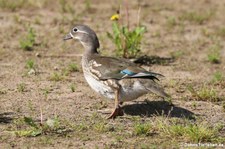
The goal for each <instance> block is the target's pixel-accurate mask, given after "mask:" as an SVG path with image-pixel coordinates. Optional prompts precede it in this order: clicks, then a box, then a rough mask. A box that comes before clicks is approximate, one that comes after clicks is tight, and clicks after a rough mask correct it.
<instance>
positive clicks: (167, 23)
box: [166, 17, 178, 29]
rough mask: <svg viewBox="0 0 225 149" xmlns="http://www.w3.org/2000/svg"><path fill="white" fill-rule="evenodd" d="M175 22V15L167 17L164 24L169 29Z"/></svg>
mask: <svg viewBox="0 0 225 149" xmlns="http://www.w3.org/2000/svg"><path fill="white" fill-rule="evenodd" d="M177 24H178V23H177V20H176V18H175V17H168V18H167V20H166V25H167V27H168V28H169V29H172V28H174V27H175V26H176V25H177Z"/></svg>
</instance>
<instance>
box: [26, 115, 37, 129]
mask: <svg viewBox="0 0 225 149" xmlns="http://www.w3.org/2000/svg"><path fill="white" fill-rule="evenodd" d="M24 122H25V123H26V124H28V125H29V126H31V127H34V128H38V126H37V125H36V124H35V122H34V120H33V119H32V118H30V117H24Z"/></svg>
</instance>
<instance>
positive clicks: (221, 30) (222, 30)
mask: <svg viewBox="0 0 225 149" xmlns="http://www.w3.org/2000/svg"><path fill="white" fill-rule="evenodd" d="M216 35H217V36H221V37H225V27H221V28H219V29H217V30H216Z"/></svg>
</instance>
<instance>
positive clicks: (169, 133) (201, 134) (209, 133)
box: [155, 119, 221, 143]
mask: <svg viewBox="0 0 225 149" xmlns="http://www.w3.org/2000/svg"><path fill="white" fill-rule="evenodd" d="M174 120H175V119H172V120H168V119H157V121H156V122H157V123H156V124H155V125H157V126H156V128H155V129H157V130H158V132H159V133H160V134H161V135H162V136H166V137H169V138H177V139H178V138H179V139H182V140H186V141H191V142H195V143H198V142H214V141H216V142H217V141H221V137H220V136H219V127H211V126H210V125H208V124H206V123H204V122H196V123H192V122H190V121H187V120H185V119H184V120H182V121H178V120H175V121H174Z"/></svg>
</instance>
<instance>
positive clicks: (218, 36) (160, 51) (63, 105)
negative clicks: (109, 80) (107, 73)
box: [0, 0, 225, 148]
mask: <svg viewBox="0 0 225 149" xmlns="http://www.w3.org/2000/svg"><path fill="white" fill-rule="evenodd" d="M5 1H6V0H0V148H185V147H187V146H184V144H185V143H199V142H201V143H212V144H216V143H217V144H220V145H221V144H224V146H225V140H224V137H225V128H224V124H225V112H224V111H225V60H224V58H225V27H224V24H225V18H224V14H225V0H215V1H210V0H199V1H194V0H182V1H181V0H167V1H159V0H150V1H149V0H139V1H129V3H128V7H129V18H130V19H129V20H130V27H131V28H132V27H134V26H135V25H136V23H137V19H138V9H139V7H140V8H141V11H140V22H141V24H142V25H144V26H146V28H147V32H146V33H145V34H144V39H143V42H142V46H141V49H142V53H141V55H148V56H158V57H160V58H172V57H173V58H174V61H172V62H165V63H164V64H159V63H156V64H149V65H143V67H144V68H146V69H149V70H152V71H154V72H158V73H161V74H163V75H164V76H165V77H163V78H160V79H161V81H160V84H162V85H163V86H164V87H165V90H166V91H167V92H168V93H169V94H170V95H171V96H172V99H171V100H165V101H164V100H162V99H160V98H159V97H157V96H155V95H151V94H148V95H145V96H142V97H140V98H139V99H137V100H136V101H132V102H127V103H124V106H123V109H124V112H125V115H124V116H122V117H119V118H117V119H115V120H106V117H107V116H108V115H107V114H101V113H99V112H98V110H102V109H110V108H112V107H113V102H112V101H108V100H107V99H105V98H104V97H102V96H100V95H98V94H97V93H95V92H94V91H93V90H92V89H91V88H90V87H89V86H88V84H87V83H86V81H85V80H84V77H83V74H82V68H81V65H80V61H81V56H82V52H83V47H82V46H81V44H80V43H79V42H78V41H68V42H64V41H63V40H62V39H63V37H64V35H66V34H67V33H68V32H69V31H70V29H71V28H72V27H73V25H74V24H86V25H88V26H90V27H91V28H92V29H94V30H95V31H96V33H97V35H98V37H99V40H100V44H101V47H100V51H101V53H102V54H104V55H114V56H115V54H114V53H115V51H114V50H115V45H113V43H112V42H111V41H110V39H109V38H107V34H106V33H107V32H112V21H111V20H110V17H111V16H112V15H113V14H115V13H116V11H117V10H118V9H119V6H120V4H121V14H122V16H123V18H124V19H123V22H124V24H125V22H126V19H125V4H126V1H119V0H117V1H103V0H93V1H91V0H86V1H81V0H79V1H75V0H74V1H72V0H68V1H63V0H56V1H53V0H40V1H34V0H30V1H25V2H24V1H22V0H20V1H17V2H14V1H13V0H9V1H7V2H5ZM4 2H5V3H4ZM29 28H33V30H34V31H35V34H36V37H35V44H34V46H33V50H32V51H27V50H23V49H22V48H21V43H20V42H21V40H23V39H24V38H25V37H26V36H27V34H28V30H29ZM216 52H217V53H218V55H217V57H218V59H219V62H217V61H216V62H213V61H210V58H209V56H210V55H212V54H215V53H216ZM29 60H30V61H31V60H32V61H33V62H34V65H33V66H32V70H34V72H31V69H30V68H29V66H27V65H29V64H28V63H29V62H28V61H29ZM71 64H74V65H77V66H78V71H77V70H74V71H73V70H70V69H69V68H70V67H72V66H71ZM24 118H30V119H31V121H32V122H33V123H35V125H37V126H34V125H32V124H31V123H29V122H27V121H26V120H25V119H24ZM50 120H53V122H54V124H55V122H56V123H57V126H55V125H54V126H52V127H51V126H50V124H49V123H48V122H49V121H50ZM174 120H176V121H182V123H185V124H186V123H187V124H189V123H193V124H195V125H197V126H199V125H200V124H202V123H204V124H207V125H206V126H208V125H209V129H213V128H214V127H217V126H218V125H219V126H220V129H218V132H217V133H216V134H215V135H213V138H214V139H212V138H211V139H208V140H207V139H204V137H202V138H200V140H197V141H196V140H195V139H193V138H192V137H187V136H185V135H183V134H173V133H170V132H166V131H165V129H161V128H162V127H160V128H159V124H166V123H164V122H165V121H174ZM40 121H41V122H40ZM159 121H160V122H161V123H159ZM28 123H29V124H28ZM40 123H41V124H40ZM46 124H48V127H49V128H47V129H44V128H43V125H46ZM139 124H151V128H152V129H150V130H149V131H148V132H147V133H145V131H143V134H141V135H138V134H139V133H138V132H139V131H137V130H136V129H135V128H138V126H140V125H139ZM163 126H164V127H166V125H163ZM204 126H205V125H204ZM206 126H205V127H206ZM36 127H37V128H36ZM34 129H35V131H34ZM153 129H154V130H153ZM29 130H30V131H33V132H36V134H37V135H35V134H34V135H29V132H28V131H29ZM37 130H41V133H38V132H37ZM224 146H223V147H224ZM216 148H220V147H219V146H216Z"/></svg>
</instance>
